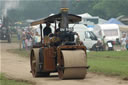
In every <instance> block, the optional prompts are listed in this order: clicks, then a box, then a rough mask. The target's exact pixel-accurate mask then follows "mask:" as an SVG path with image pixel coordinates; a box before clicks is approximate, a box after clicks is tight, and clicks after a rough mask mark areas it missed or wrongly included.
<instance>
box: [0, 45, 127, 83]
mask: <svg viewBox="0 0 128 85" xmlns="http://www.w3.org/2000/svg"><path fill="white" fill-rule="evenodd" d="M17 47H18V45H17V44H14V43H13V44H8V43H0V51H1V52H0V66H1V69H2V70H0V71H1V72H3V73H5V74H6V75H7V76H9V77H10V78H13V79H20V80H27V81H30V82H35V83H36V85H128V81H123V80H121V79H119V78H115V77H114V78H113V77H106V76H103V75H97V74H92V73H88V74H87V78H86V79H84V80H60V79H59V78H58V77H57V74H55V75H54V76H52V77H47V78H33V77H32V75H31V73H30V64H29V59H28V58H23V57H21V56H20V55H18V54H12V53H8V52H7V51H6V50H7V49H12V48H17ZM1 62H2V63H1Z"/></svg>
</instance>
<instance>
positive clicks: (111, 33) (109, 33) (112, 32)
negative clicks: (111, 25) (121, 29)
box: [103, 29, 118, 36]
mask: <svg viewBox="0 0 128 85" xmlns="http://www.w3.org/2000/svg"><path fill="white" fill-rule="evenodd" d="M103 32H104V34H105V36H118V30H117V29H111V30H103Z"/></svg>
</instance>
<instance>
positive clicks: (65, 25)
mask: <svg viewBox="0 0 128 85" xmlns="http://www.w3.org/2000/svg"><path fill="white" fill-rule="evenodd" d="M61 17H62V20H61V28H64V29H65V30H66V28H68V8H61Z"/></svg>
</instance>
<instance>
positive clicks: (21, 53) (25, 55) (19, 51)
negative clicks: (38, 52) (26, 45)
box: [7, 49, 30, 57]
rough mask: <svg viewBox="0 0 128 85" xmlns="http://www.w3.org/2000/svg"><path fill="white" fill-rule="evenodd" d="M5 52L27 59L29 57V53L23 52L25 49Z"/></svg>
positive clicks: (27, 51)
mask: <svg viewBox="0 0 128 85" xmlns="http://www.w3.org/2000/svg"><path fill="white" fill-rule="evenodd" d="M7 51H8V52H10V53H15V54H18V55H20V56H22V57H29V56H30V51H29V50H25V49H8V50H7Z"/></svg>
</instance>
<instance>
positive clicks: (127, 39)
mask: <svg viewBox="0 0 128 85" xmlns="http://www.w3.org/2000/svg"><path fill="white" fill-rule="evenodd" d="M126 49H127V50H128V35H127V38H126Z"/></svg>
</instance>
